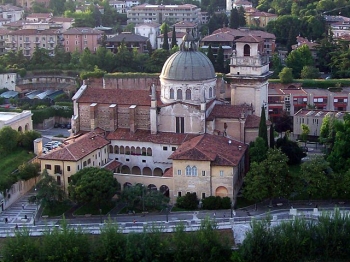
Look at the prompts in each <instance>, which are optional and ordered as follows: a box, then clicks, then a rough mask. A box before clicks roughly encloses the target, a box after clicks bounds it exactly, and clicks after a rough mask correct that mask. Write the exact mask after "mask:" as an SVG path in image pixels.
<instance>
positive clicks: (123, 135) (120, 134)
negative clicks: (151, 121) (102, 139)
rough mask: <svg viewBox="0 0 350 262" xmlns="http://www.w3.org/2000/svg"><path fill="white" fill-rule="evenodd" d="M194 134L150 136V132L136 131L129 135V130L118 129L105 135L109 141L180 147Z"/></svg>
mask: <svg viewBox="0 0 350 262" xmlns="http://www.w3.org/2000/svg"><path fill="white" fill-rule="evenodd" d="M195 136H196V135H194V134H180V133H166V132H164V133H157V134H151V131H150V130H140V129H138V130H136V132H135V133H131V132H130V129H127V128H118V129H117V130H115V131H114V132H110V133H109V134H108V135H107V139H109V140H126V141H139V142H151V143H155V144H170V145H181V144H182V143H183V142H184V141H187V140H188V139H191V138H193V137H195Z"/></svg>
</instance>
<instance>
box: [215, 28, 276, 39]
mask: <svg viewBox="0 0 350 262" xmlns="http://www.w3.org/2000/svg"><path fill="white" fill-rule="evenodd" d="M220 32H227V33H228V34H231V35H233V36H235V37H237V38H239V37H242V36H247V35H252V36H258V37H261V38H264V39H265V38H267V39H276V36H275V35H274V34H271V33H268V32H264V31H261V30H246V29H232V28H229V27H224V28H219V29H217V30H215V31H214V32H213V34H217V33H220Z"/></svg>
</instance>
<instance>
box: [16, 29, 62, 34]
mask: <svg viewBox="0 0 350 262" xmlns="http://www.w3.org/2000/svg"><path fill="white" fill-rule="evenodd" d="M57 34H58V30H55V29H45V30H37V29H21V30H15V31H12V32H10V33H9V35H57Z"/></svg>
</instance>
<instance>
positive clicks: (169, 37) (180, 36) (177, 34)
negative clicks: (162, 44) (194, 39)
mask: <svg viewBox="0 0 350 262" xmlns="http://www.w3.org/2000/svg"><path fill="white" fill-rule="evenodd" d="M184 35H186V33H185V32H175V36H176V38H183V37H184ZM172 37H173V32H168V39H171V38H172ZM157 38H161V39H163V38H164V34H161V35H159V36H157Z"/></svg>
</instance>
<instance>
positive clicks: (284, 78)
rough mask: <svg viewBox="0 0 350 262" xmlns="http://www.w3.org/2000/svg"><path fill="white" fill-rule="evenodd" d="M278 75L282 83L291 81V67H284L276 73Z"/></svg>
mask: <svg viewBox="0 0 350 262" xmlns="http://www.w3.org/2000/svg"><path fill="white" fill-rule="evenodd" d="M278 77H279V79H280V81H281V83H282V84H288V83H292V82H293V69H292V68H289V67H284V68H283V69H282V71H281V72H280V73H279V74H278Z"/></svg>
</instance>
